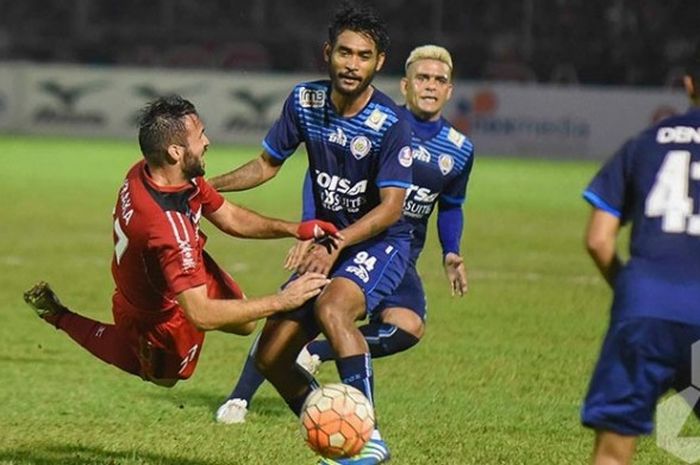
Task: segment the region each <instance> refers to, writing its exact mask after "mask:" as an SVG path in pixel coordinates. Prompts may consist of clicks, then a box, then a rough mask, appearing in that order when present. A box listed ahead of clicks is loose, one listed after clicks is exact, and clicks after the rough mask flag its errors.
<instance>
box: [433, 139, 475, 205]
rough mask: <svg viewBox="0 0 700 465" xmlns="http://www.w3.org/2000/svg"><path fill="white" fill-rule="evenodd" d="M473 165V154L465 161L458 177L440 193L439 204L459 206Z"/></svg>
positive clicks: (465, 193) (464, 197) (464, 194)
mask: <svg viewBox="0 0 700 465" xmlns="http://www.w3.org/2000/svg"><path fill="white" fill-rule="evenodd" d="M473 165H474V153H473V152H472V153H471V156H470V157H469V159H468V160H467V162H466V164H465V165H464V168H463V169H462V172H461V173H460V174H459V176H457V177H455V178H454V179H452V180H451V181H450V182H449V184H447V185H446V186H445V188H444V189H443V190H442V192H441V193H440V203H441V204H442V203H445V204H451V205H457V206H461V205H462V204H463V203H464V201H465V199H466V195H467V183H468V182H469V176H470V175H471V172H472V166H473Z"/></svg>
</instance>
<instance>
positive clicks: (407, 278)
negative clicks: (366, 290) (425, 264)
mask: <svg viewBox="0 0 700 465" xmlns="http://www.w3.org/2000/svg"><path fill="white" fill-rule="evenodd" d="M392 307H402V308H407V309H409V310H411V311H413V312H414V313H415V314H416V315H418V316H419V317H420V319H421V320H423V321H425V315H426V310H427V304H426V300H425V291H424V290H423V283H422V282H421V280H420V276H418V271H417V270H416V266H415V265H409V267H408V269H407V270H406V273H405V274H404V275H403V280H401V284H399V286H398V287H397V288H396V290H395V291H394V293H393V294H391V295H390V296H389V297H387V298H386V299H384V300H382V302H381V303H380V304H379V306H378V307H377V308H376V310H374V311H373V312H372V318H373V319H377V318H379V315H380V313H381V312H382V311H383V310H385V309H387V308H392Z"/></svg>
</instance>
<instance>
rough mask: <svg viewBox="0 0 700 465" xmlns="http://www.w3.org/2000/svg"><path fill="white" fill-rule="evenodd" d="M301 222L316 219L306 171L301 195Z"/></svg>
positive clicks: (309, 180) (309, 179)
mask: <svg viewBox="0 0 700 465" xmlns="http://www.w3.org/2000/svg"><path fill="white" fill-rule="evenodd" d="M301 205H302V209H301V221H309V220H313V219H314V218H316V202H315V201H314V191H313V186H312V184H311V175H310V174H309V171H308V170H307V171H306V176H304V187H303V188H302V195H301Z"/></svg>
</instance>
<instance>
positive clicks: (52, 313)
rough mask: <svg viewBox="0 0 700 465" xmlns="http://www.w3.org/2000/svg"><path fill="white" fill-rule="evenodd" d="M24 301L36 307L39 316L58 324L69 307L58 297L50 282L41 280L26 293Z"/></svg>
mask: <svg viewBox="0 0 700 465" xmlns="http://www.w3.org/2000/svg"><path fill="white" fill-rule="evenodd" d="M24 301H25V302H27V304H29V306H30V307H32V308H33V309H34V311H35V312H36V314H37V315H39V318H41V319H43V320H45V321H47V322H48V323H51V324H53V325H54V326H55V325H56V323H57V321H58V319H59V318H60V317H61V315H63V314H64V313H65V312H67V311H68V309H67V308H66V307H65V306H64V305H63V304H62V303H61V301H60V300H59V299H58V296H57V295H56V293H55V292H54V291H53V290H52V289H51V286H49V283H47V282H44V281H40V282H38V283H37V284H35V285H34V287H32V288H31V289H29V290H28V291H26V292H25V293H24Z"/></svg>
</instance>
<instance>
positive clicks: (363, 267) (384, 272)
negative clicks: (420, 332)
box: [270, 238, 410, 337]
mask: <svg viewBox="0 0 700 465" xmlns="http://www.w3.org/2000/svg"><path fill="white" fill-rule="evenodd" d="M409 250H410V239H408V238H406V239H403V238H399V239H387V238H382V239H374V240H369V241H365V242H361V243H359V244H356V245H353V246H351V247H348V248H347V249H345V250H344V251H343V252H342V253H341V254H340V257H338V261H337V262H336V263H335V265H334V266H333V269H332V270H331V272H330V274H329V276H328V277H329V278H331V279H332V278H347V279H349V280H350V281H352V282H354V283H355V284H357V286H358V287H359V288H360V289H361V290H362V293H363V294H364V295H365V309H366V312H367V315H368V316H369V317H370V318H371V317H372V315H373V314H374V313H375V312H377V311H379V310H380V309H383V308H384V307H381V308H380V303H381V302H382V301H383V300H385V299H386V298H387V297H388V296H390V295H392V294H393V293H394V291H395V290H396V288H397V287H398V286H399V284H400V283H401V280H402V279H403V276H404V273H405V272H406V267H407V266H408V259H409ZM296 278H297V275H296V274H294V275H293V276H292V277H291V278H290V281H291V280H293V279H296ZM314 302H316V299H315V298H314V299H311V300H309V301H307V302H306V303H305V304H304V305H303V306H302V307H301V308H299V309H298V310H294V311H291V312H282V313H278V314H276V315H273V316H271V317H270V318H271V319H273V320H274V319H288V320H294V321H299V322H302V323H303V324H304V325H305V326H306V327H307V329H308V330H309V333H310V334H314V332H315V331H317V330H318V327H317V325H316V322H315V318H314V312H313V308H314ZM314 337H315V335H314Z"/></svg>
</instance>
